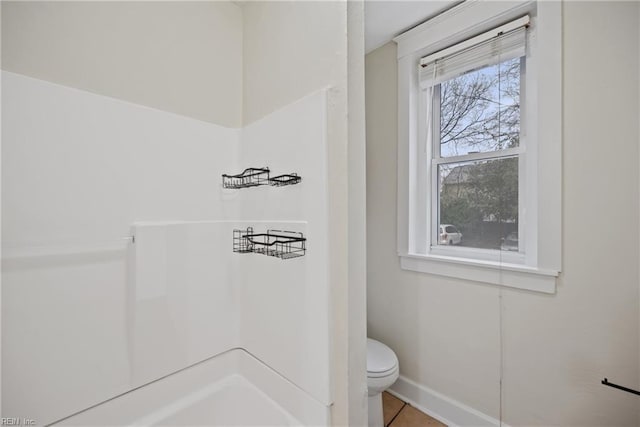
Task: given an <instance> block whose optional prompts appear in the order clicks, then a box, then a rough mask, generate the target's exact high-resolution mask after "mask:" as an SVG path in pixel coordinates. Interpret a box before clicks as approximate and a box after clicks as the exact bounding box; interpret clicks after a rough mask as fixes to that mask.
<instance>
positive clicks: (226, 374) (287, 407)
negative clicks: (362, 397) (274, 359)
mask: <svg viewBox="0 0 640 427" xmlns="http://www.w3.org/2000/svg"><path fill="white" fill-rule="evenodd" d="M328 424H329V408H328V407H327V406H325V405H323V404H322V403H320V402H318V401H317V400H315V399H314V398H313V397H311V396H310V395H309V394H307V393H306V392H304V391H303V390H302V389H300V388H299V387H297V386H296V385H295V384H293V383H291V382H290V381H288V380H287V379H286V378H284V377H282V376H281V375H279V374H278V373H276V372H275V371H273V370H272V369H271V368H269V367H268V366H266V365H264V364H263V363H262V362H260V361H259V360H258V359H256V358H255V357H253V356H252V355H251V354H249V353H248V352H246V351H245V350H243V349H234V350H230V351H228V352H225V353H223V354H221V355H218V356H216V357H213V358H211V359H208V360H206V361H203V362H201V363H198V364H196V365H194V366H191V367H189V368H186V369H184V370H182V371H179V372H176V373H173V374H171V375H168V376H166V377H164V378H161V379H159V380H157V381H155V382H152V383H150V384H147V385H145V386H142V387H139V388H137V389H135V390H133V391H131V392H128V393H125V394H123V395H121V396H118V397H116V398H113V399H111V400H109V401H106V402H103V403H101V404H99V405H96V406H94V407H92V408H90V409H87V410H85V411H83V412H80V413H78V414H75V415H73V416H71V417H68V418H65V419H63V420H61V421H59V422H56V423H54V425H61V426H63V425H64V426H302V425H304V426H326V425H328Z"/></svg>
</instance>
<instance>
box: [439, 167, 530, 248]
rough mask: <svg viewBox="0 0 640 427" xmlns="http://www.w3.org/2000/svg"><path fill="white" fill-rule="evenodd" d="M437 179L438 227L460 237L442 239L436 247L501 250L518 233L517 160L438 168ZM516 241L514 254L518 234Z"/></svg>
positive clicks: (441, 237) (440, 238)
mask: <svg viewBox="0 0 640 427" xmlns="http://www.w3.org/2000/svg"><path fill="white" fill-rule="evenodd" d="M438 177H439V223H440V224H450V225H453V226H455V227H456V228H457V229H458V230H459V232H460V233H462V238H461V239H460V241H452V240H451V239H443V236H442V235H441V236H440V237H439V238H438V244H445V245H448V244H456V245H460V246H465V247H473V248H484V249H501V246H502V245H503V239H505V240H504V242H506V241H507V239H506V238H507V237H508V236H510V235H511V233H514V232H516V233H517V231H518V158H517V157H509V158H500V159H492V160H481V161H470V162H459V163H449V164H440V165H439V166H438ZM445 228H447V230H446V231H447V232H448V227H445ZM456 240H457V239H456ZM511 240H514V239H511ZM515 240H516V244H515V246H516V250H517V234H515Z"/></svg>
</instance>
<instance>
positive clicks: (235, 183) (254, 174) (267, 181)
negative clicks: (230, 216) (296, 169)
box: [222, 167, 302, 189]
mask: <svg viewBox="0 0 640 427" xmlns="http://www.w3.org/2000/svg"><path fill="white" fill-rule="evenodd" d="M270 173H271V171H270V170H269V168H268V167H264V168H247V169H245V170H244V171H242V173H239V174H237V175H228V174H226V173H225V174H222V187H223V188H233V189H237V188H249V187H257V186H259V185H272V186H275V187H283V186H285V185H294V184H298V183H300V181H302V177H300V176H298V174H297V173H290V174H284V175H278V176H274V177H273V178H272V177H270V176H269V174H270Z"/></svg>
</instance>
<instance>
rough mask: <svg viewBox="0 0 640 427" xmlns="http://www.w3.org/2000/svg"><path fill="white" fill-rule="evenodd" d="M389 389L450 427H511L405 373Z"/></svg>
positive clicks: (393, 393)
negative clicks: (411, 378)
mask: <svg viewBox="0 0 640 427" xmlns="http://www.w3.org/2000/svg"><path fill="white" fill-rule="evenodd" d="M387 391H388V392H389V393H391V394H392V395H394V396H396V397H397V398H399V399H401V400H404V401H405V402H407V403H409V404H410V405H411V406H413V407H415V408H417V409H419V410H421V411H422V412H424V413H425V414H427V415H429V416H431V417H433V418H435V419H437V420H438V421H440V422H443V423H445V424H446V425H447V426H449V427H456V426H495V427H500V426H502V427H509V425H507V424H505V423H504V422H502V423H501V422H500V420H497V419H495V418H493V417H491V416H489V415H487V414H484V413H482V412H480V411H478V410H476V409H474V408H472V407H470V406H467V405H465V404H463V403H461V402H458V401H457V400H454V399H452V398H450V397H448V396H445V395H443V394H441V393H438V392H437V391H435V390H432V389H430V388H428V387H425V386H423V385H422V384H418V383H416V382H415V381H412V380H410V379H409V378H407V377H405V376H404V375H400V377H399V378H398V380H397V381H396V382H395V383H394V384H393V385H392V386H391V388H390V389H388V390H387Z"/></svg>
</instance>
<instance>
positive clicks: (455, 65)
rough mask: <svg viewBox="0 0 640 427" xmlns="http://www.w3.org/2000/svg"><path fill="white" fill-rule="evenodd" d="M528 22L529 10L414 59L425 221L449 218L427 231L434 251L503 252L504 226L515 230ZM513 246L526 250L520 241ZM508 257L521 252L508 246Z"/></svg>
mask: <svg viewBox="0 0 640 427" xmlns="http://www.w3.org/2000/svg"><path fill="white" fill-rule="evenodd" d="M528 24H529V17H528V16H527V17H524V18H522V19H520V20H518V21H515V22H512V23H509V24H507V25H505V26H501V27H500V28H497V29H493V30H491V31H489V32H487V33H484V34H482V35H480V36H477V37H475V38H473V39H471V40H468V41H466V42H463V43H461V44H458V45H455V46H451V47H450V48H448V49H446V50H445V51H444V52H442V53H436V54H434V55H429V56H428V57H425V58H422V59H421V60H420V65H419V76H420V91H421V94H420V96H421V97H422V98H423V99H424V101H423V105H424V108H422V109H420V110H419V124H418V126H419V128H421V129H420V130H419V134H422V135H425V142H424V144H425V145H426V146H425V147H424V148H425V152H426V154H427V156H426V162H429V163H430V166H431V169H432V173H428V172H427V180H428V187H427V188H425V190H424V191H426V192H427V193H428V196H427V198H426V199H425V202H426V203H427V208H426V209H427V211H428V212H429V211H430V212H431V213H432V214H431V215H428V216H427V218H428V220H429V223H428V224H427V227H429V228H430V229H431V230H436V229H438V227H441V225H442V224H449V225H446V226H445V230H444V233H437V232H435V231H434V232H432V233H427V236H430V239H429V237H427V239H428V240H430V241H429V242H427V246H428V248H429V251H430V252H432V253H433V252H436V251H439V250H440V249H442V248H437V249H436V248H434V246H449V247H450V246H453V245H455V246H458V249H456V250H455V251H454V250H452V249H448V250H449V252H450V253H455V254H456V255H458V256H466V257H469V258H474V257H477V256H478V251H477V250H478V249H480V250H484V251H486V252H485V254H484V255H485V257H487V256H491V252H494V254H493V256H494V257H495V258H496V259H503V254H500V253H495V252H497V251H500V250H501V246H502V245H501V243H502V241H504V239H505V238H506V236H507V235H508V234H509V233H511V232H513V231H520V230H519V224H520V222H519V218H520V217H522V213H521V212H522V211H524V210H525V208H526V206H525V203H526V198H524V197H522V198H520V197H519V196H520V194H521V193H522V191H521V190H520V188H519V187H520V185H519V184H520V183H522V182H524V181H525V180H526V177H525V176H524V171H525V170H526V168H524V167H520V165H519V163H520V161H521V158H522V157H524V153H525V147H526V141H525V138H523V134H524V127H523V126H521V108H522V106H523V102H522V101H523V100H524V98H525V93H524V84H523V83H524V79H523V78H522V77H523V76H524V70H525V68H526V40H527V36H528V35H529V34H528V28H527V27H528ZM422 166H423V167H426V165H425V164H423V165H422ZM429 195H430V196H429ZM454 225H455V227H454ZM456 227H458V228H459V229H460V230H461V231H458V230H457V229H456ZM523 228H524V227H523ZM449 229H456V231H455V232H453V230H451V231H450V230H449ZM520 234H521V235H526V233H522V232H521V233H520ZM462 236H464V239H463V238H462ZM461 248H468V249H471V248H473V249H474V250H473V251H469V250H467V251H463V250H461ZM515 252H518V253H520V254H521V255H524V247H522V248H520V247H519V248H518V250H517V251H515ZM507 257H508V258H509V259H510V261H512V262H522V259H523V257H522V256H520V257H519V258H518V257H514V256H513V255H512V251H510V252H509V254H508V255H507Z"/></svg>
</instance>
